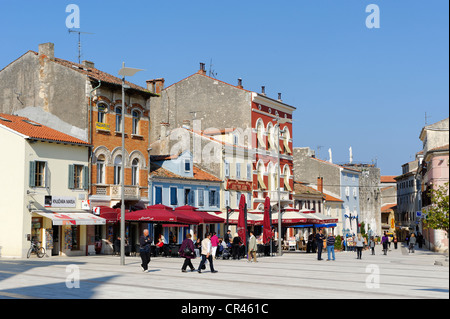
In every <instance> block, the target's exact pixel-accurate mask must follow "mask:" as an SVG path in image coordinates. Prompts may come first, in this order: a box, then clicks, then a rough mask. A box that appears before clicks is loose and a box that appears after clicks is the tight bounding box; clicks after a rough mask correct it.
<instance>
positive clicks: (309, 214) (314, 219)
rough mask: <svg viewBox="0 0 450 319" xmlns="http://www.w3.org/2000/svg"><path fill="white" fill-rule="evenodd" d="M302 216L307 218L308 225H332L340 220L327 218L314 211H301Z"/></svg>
mask: <svg viewBox="0 0 450 319" xmlns="http://www.w3.org/2000/svg"><path fill="white" fill-rule="evenodd" d="M299 213H300V214H302V215H303V216H304V217H305V218H307V222H308V223H313V224H330V223H337V222H338V219H337V218H333V217H330V216H326V215H324V214H321V213H317V212H315V211H313V210H300V211H299Z"/></svg>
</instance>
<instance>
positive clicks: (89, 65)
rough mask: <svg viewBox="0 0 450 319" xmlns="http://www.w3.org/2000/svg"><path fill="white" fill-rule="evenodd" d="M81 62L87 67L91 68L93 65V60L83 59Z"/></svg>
mask: <svg viewBox="0 0 450 319" xmlns="http://www.w3.org/2000/svg"><path fill="white" fill-rule="evenodd" d="M82 64H83V65H84V66H85V67H87V68H89V69H93V68H94V67H95V64H94V62H92V61H87V60H84V61H82Z"/></svg>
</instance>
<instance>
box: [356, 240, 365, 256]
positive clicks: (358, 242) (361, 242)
mask: <svg viewBox="0 0 450 319" xmlns="http://www.w3.org/2000/svg"><path fill="white" fill-rule="evenodd" d="M355 247H356V255H357V258H356V259H362V250H363V248H364V239H363V238H362V236H361V234H358V236H357V238H356V244H355Z"/></svg>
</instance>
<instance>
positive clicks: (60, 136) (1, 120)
mask: <svg viewBox="0 0 450 319" xmlns="http://www.w3.org/2000/svg"><path fill="white" fill-rule="evenodd" d="M0 125H3V126H5V127H7V128H9V129H11V130H14V131H16V132H18V133H20V134H22V135H25V136H27V137H29V138H30V139H36V140H46V141H54V142H63V143H71V144H80V145H89V143H87V142H84V141H82V140H80V139H77V138H75V137H72V136H70V135H67V134H64V133H62V132H60V131H57V130H54V129H52V128H50V127H48V126H45V125H42V124H39V123H37V122H34V121H31V120H30V119H28V118H26V117H21V116H16V115H9V114H2V113H0Z"/></svg>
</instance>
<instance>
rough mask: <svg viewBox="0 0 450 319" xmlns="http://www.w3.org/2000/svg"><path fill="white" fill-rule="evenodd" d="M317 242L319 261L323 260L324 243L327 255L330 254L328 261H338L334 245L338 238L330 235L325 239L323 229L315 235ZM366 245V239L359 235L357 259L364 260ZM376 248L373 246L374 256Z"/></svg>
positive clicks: (356, 244)
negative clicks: (363, 254)
mask: <svg viewBox="0 0 450 319" xmlns="http://www.w3.org/2000/svg"><path fill="white" fill-rule="evenodd" d="M315 242H316V247H317V260H323V259H322V251H323V248H324V243H326V248H327V254H328V258H327V261H329V260H333V261H334V260H336V255H335V252H334V245H335V242H336V238H335V237H334V235H333V234H330V235H328V236H327V237H325V235H324V234H323V230H322V228H320V229H319V231H318V232H317V233H316V235H315ZM372 243H374V242H373V241H372V242H371V244H372ZM364 245H365V240H364V237H363V236H362V235H361V234H360V233H358V235H357V236H356V238H355V248H356V259H362V251H363V248H364ZM374 247H375V246H373V248H372V252H373V254H374Z"/></svg>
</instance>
